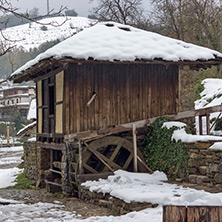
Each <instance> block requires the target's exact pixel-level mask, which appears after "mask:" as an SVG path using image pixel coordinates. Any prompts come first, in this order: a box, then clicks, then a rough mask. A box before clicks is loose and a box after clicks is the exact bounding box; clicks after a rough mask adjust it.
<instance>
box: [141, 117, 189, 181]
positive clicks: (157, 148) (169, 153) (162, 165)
mask: <svg viewBox="0 0 222 222" xmlns="http://www.w3.org/2000/svg"><path fill="white" fill-rule="evenodd" d="M166 121H169V120H168V118H166V117H160V118H158V119H157V120H156V121H155V122H154V123H153V124H151V125H150V127H149V129H148V133H147V136H146V147H145V149H144V157H145V161H146V163H147V165H148V166H149V167H150V168H151V169H152V170H160V171H163V172H165V173H166V174H167V175H168V177H169V178H170V179H175V177H176V176H178V174H179V170H181V168H183V169H185V170H186V169H187V160H188V154H187V152H186V151H185V149H184V146H183V143H182V142H181V141H178V142H175V141H172V140H171V137H172V134H173V131H174V130H175V129H176V127H172V128H170V129H167V128H166V127H164V128H162V125H163V123H164V122H166Z"/></svg>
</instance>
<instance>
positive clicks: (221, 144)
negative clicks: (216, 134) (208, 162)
mask: <svg viewBox="0 0 222 222" xmlns="http://www.w3.org/2000/svg"><path fill="white" fill-rule="evenodd" d="M209 149H211V150H222V142H216V143H214V144H213V145H212V146H210V147H209Z"/></svg>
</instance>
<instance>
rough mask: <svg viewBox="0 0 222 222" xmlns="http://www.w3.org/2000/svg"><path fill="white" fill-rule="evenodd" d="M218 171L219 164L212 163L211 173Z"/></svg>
mask: <svg viewBox="0 0 222 222" xmlns="http://www.w3.org/2000/svg"><path fill="white" fill-rule="evenodd" d="M216 172H218V165H217V164H210V165H209V173H216Z"/></svg>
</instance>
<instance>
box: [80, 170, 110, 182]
mask: <svg viewBox="0 0 222 222" xmlns="http://www.w3.org/2000/svg"><path fill="white" fill-rule="evenodd" d="M110 175H113V173H112V172H104V173H96V174H81V175H77V180H78V181H79V182H85V181H87V180H98V179H100V178H102V179H106V178H107V177H108V176H110Z"/></svg>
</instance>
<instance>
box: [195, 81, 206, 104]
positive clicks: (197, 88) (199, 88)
mask: <svg viewBox="0 0 222 222" xmlns="http://www.w3.org/2000/svg"><path fill="white" fill-rule="evenodd" d="M203 91H204V86H203V84H201V83H200V82H198V83H197V84H196V85H195V87H194V93H195V100H198V99H201V96H200V93H202V92H203Z"/></svg>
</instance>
